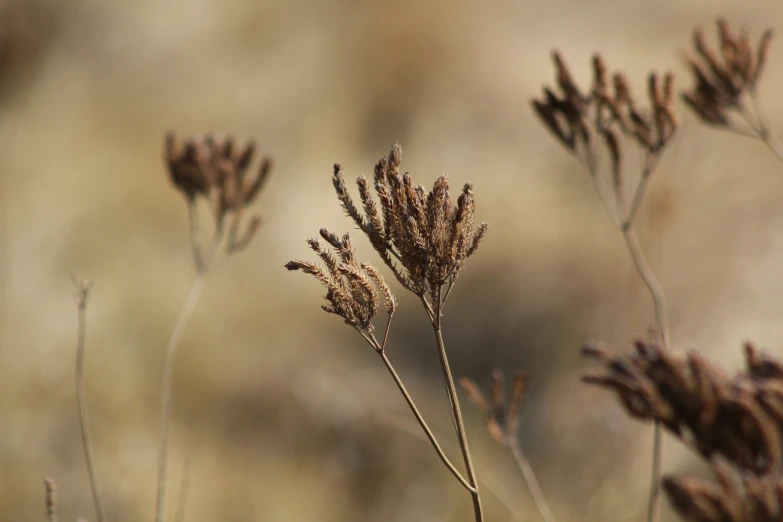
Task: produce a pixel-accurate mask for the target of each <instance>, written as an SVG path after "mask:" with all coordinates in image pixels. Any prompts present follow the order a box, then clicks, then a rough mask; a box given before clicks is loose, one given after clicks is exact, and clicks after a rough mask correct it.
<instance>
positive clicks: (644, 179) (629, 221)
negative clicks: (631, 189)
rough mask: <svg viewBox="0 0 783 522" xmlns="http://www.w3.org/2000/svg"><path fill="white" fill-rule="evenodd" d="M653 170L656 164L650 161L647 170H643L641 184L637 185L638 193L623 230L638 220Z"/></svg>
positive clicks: (634, 196)
mask: <svg viewBox="0 0 783 522" xmlns="http://www.w3.org/2000/svg"><path fill="white" fill-rule="evenodd" d="M653 168H654V163H653V162H652V161H650V160H648V161H647V164H646V165H645V168H644V169H643V170H642V176H641V177H640V178H639V183H638V184H637V185H636V192H635V193H634V195H633V200H632V201H631V209H630V210H629V211H628V214H627V215H626V217H625V218H624V221H623V222H622V225H621V226H622V228H626V227H629V226H631V225H632V224H633V222H634V220H635V219H636V214H637V213H638V212H639V209H640V208H641V206H642V201H643V200H644V195H645V192H646V190H647V183H648V182H649V181H650V175H651V174H652V171H653Z"/></svg>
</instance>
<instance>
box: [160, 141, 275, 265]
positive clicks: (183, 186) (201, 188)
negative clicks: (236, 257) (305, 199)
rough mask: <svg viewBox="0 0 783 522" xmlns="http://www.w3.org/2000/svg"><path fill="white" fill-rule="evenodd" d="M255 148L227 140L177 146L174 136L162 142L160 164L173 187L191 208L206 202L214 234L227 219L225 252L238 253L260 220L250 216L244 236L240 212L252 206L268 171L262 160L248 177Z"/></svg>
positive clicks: (267, 159)
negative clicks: (164, 163) (241, 228)
mask: <svg viewBox="0 0 783 522" xmlns="http://www.w3.org/2000/svg"><path fill="white" fill-rule="evenodd" d="M254 152H255V145H254V144H253V143H252V142H248V143H246V144H245V145H244V146H241V147H239V146H237V145H236V144H235V143H234V140H233V139H232V138H230V137H226V138H216V137H214V136H212V135H206V136H204V137H202V138H198V139H196V138H188V139H185V140H184V141H182V142H179V141H178V140H177V138H176V137H175V136H174V134H168V135H167V136H166V139H165V150H164V160H165V162H166V165H167V167H168V170H169V175H170V177H171V181H172V183H173V184H174V186H175V187H176V188H177V190H179V191H180V192H181V193H182V194H183V195H184V196H185V197H186V198H187V200H188V203H189V204H193V203H194V202H195V201H196V199H197V198H199V197H200V198H203V199H205V200H206V201H208V202H209V204H210V206H211V208H212V212H213V215H214V219H215V224H216V227H217V229H218V231H221V232H222V229H223V226H224V222H225V219H226V217H227V216H231V218H232V221H231V224H230V226H229V231H228V240H229V243H228V249H229V251H233V250H239V249H241V248H243V247H244V246H246V245H247V243H248V242H249V241H250V240H251V239H252V238H253V235H254V234H255V232H256V230H257V229H258V225H259V224H260V219H259V218H258V217H257V216H253V217H252V218H251V219H250V221H249V223H248V224H247V227H246V229H245V231H244V233H242V234H240V233H239V223H240V220H241V218H242V214H243V212H244V210H245V209H246V208H247V207H248V206H249V205H250V204H251V203H252V202H253V200H254V199H255V198H256V196H257V195H258V193H259V191H260V189H261V187H262V186H263V184H264V182H265V181H266V179H267V177H268V175H269V171H270V170H271V166H272V163H271V160H270V159H269V158H267V157H263V158H262V159H261V161H260V163H259V166H258V168H257V170H256V174H255V176H249V175H248V172H249V170H250V165H251V164H252V162H253V154H254Z"/></svg>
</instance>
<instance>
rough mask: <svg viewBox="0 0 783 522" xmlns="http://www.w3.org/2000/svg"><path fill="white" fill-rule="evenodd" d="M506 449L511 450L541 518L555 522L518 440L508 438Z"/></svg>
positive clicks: (547, 521) (546, 521)
mask: <svg viewBox="0 0 783 522" xmlns="http://www.w3.org/2000/svg"><path fill="white" fill-rule="evenodd" d="M508 447H509V449H510V450H511V454H512V455H513V456H514V460H515V461H516V462H517V466H519V470H520V471H521V472H522V476H523V477H524V478H525V482H527V487H528V489H529V490H530V495H531V496H532V497H533V502H534V503H535V505H536V509H538V512H539V514H540V515H541V518H542V519H543V520H544V522H555V517H554V515H553V514H552V510H551V509H549V504H548V503H547V501H546V497H545V496H544V492H543V491H542V490H541V486H540V485H539V484H538V479H537V478H536V473H535V472H534V471H533V467H532V466H531V465H530V462H529V461H528V460H527V457H526V456H525V454H524V453H523V452H522V448H521V447H520V445H519V440H517V437H516V436H513V437H509V441H508Z"/></svg>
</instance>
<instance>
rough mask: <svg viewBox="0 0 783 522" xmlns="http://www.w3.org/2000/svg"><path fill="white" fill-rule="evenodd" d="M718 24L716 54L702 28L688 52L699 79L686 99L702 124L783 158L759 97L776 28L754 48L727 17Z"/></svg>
mask: <svg viewBox="0 0 783 522" xmlns="http://www.w3.org/2000/svg"><path fill="white" fill-rule="evenodd" d="M717 26H718V52H717V53H716V52H715V51H714V50H712V49H711V48H710V47H709V45H707V43H706V42H705V39H704V33H703V31H702V30H701V29H700V28H696V30H695V31H694V32H693V47H694V51H695V55H687V54H686V56H685V60H686V62H687V64H688V66H689V68H690V70H691V72H692V75H693V78H694V81H695V83H694V85H693V87H692V88H691V89H690V90H689V91H687V92H684V93H682V99H683V101H684V102H685V104H686V105H687V106H688V107H689V108H690V109H691V110H692V111H693V112H694V113H695V114H696V115H697V116H698V118H699V119H700V120H701V121H702V122H703V123H705V124H707V125H710V126H713V127H716V128H720V129H723V130H727V131H731V132H734V133H736V134H740V135H743V136H748V137H751V138H755V139H758V140H761V141H763V142H764V143H766V144H767V145H768V146H769V148H770V149H771V150H772V152H774V153H775V154H776V155H777V156H778V157H779V158H780V159H782V160H783V144H781V143H780V141H779V140H778V139H777V138H776V137H775V135H774V134H773V133H772V130H771V129H770V127H769V123H768V122H767V118H766V115H765V114H764V109H763V107H762V104H761V100H760V99H759V95H758V84H759V80H760V78H761V75H762V73H763V71H764V66H765V65H766V63H767V55H768V54H769V48H770V44H771V42H772V36H773V32H772V30H771V29H767V30H766V31H764V34H762V35H761V38H760V39H759V42H758V44H756V48H755V49H754V48H753V44H752V43H751V40H750V35H749V34H748V32H747V31H745V30H742V31H740V33H739V34H737V33H735V32H734V31H732V29H731V28H730V27H729V24H728V23H727V22H726V20H724V19H723V18H720V19H718V22H717Z"/></svg>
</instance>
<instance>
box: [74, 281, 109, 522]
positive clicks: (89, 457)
mask: <svg viewBox="0 0 783 522" xmlns="http://www.w3.org/2000/svg"><path fill="white" fill-rule="evenodd" d="M77 292H78V295H77V306H78V310H79V329H78V333H77V339H76V405H77V408H78V409H79V426H80V428H81V432H82V447H83V448H84V460H85V462H86V464H87V476H88V478H89V480H90V491H91V493H92V501H93V504H94V505H95V517H96V520H97V522H103V521H104V520H106V517H105V516H104V514H103V506H102V505H101V499H100V496H99V495H98V480H97V478H96V473H95V457H94V455H93V450H92V435H91V434H90V421H89V416H88V414H87V399H86V396H85V391H84V346H85V337H86V331H87V327H86V317H85V316H86V313H85V312H86V310H87V295H88V293H89V285H87V284H85V283H83V282H77Z"/></svg>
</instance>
